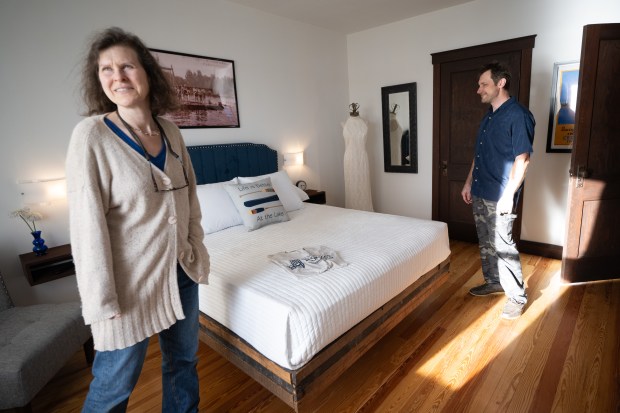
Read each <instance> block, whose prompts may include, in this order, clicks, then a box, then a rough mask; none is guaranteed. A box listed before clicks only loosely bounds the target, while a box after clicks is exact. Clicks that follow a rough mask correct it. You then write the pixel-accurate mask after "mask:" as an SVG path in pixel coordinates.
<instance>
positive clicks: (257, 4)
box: [228, 0, 473, 34]
mask: <svg viewBox="0 0 620 413" xmlns="http://www.w3.org/2000/svg"><path fill="white" fill-rule="evenodd" d="M228 1H230V2H232V3H237V4H241V5H244V6H247V7H251V8H254V9H257V10H261V11H264V12H266V13H270V14H275V15H278V16H282V17H287V18H290V19H293V20H297V21H300V22H303V23H307V24H311V25H314V26H319V27H324V28H326V29H330V30H334V31H336V32H340V33H344V34H350V33H355V32H359V31H362V30H366V29H370V28H372V27H377V26H381V25H384V24H388V23H393V22H396V21H399V20H404V19H408V18H411V17H414V16H419V15H421V14H426V13H430V12H432V11H436V10H440V9H445V8H448V7H452V6H456V5H459V4H464V3H468V2H470V1H473V0H228Z"/></svg>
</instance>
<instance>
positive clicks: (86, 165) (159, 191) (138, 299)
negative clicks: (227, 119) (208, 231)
mask: <svg viewBox="0 0 620 413" xmlns="http://www.w3.org/2000/svg"><path fill="white" fill-rule="evenodd" d="M83 92H84V100H85V103H86V105H87V107H88V114H89V115H91V117H89V118H86V119H84V120H82V121H81V122H80V123H79V124H78V125H77V126H76V127H75V129H74V131H73V135H72V137H71V142H70V144H69V150H68V153H67V163H66V174H67V189H68V198H69V211H70V234H71V247H72V253H73V257H74V261H75V266H76V274H77V281H78V288H79V291H80V297H81V300H82V314H83V316H84V320H85V322H86V324H90V325H91V329H92V332H93V338H94V341H95V349H96V350H97V354H96V356H95V361H94V364H93V368H92V371H93V376H94V378H93V380H92V382H91V384H90V389H89V392H88V395H87V397H86V401H85V403H84V408H83V411H87V412H104V411H105V412H111V411H114V412H116V411H125V410H126V407H127V403H128V400H129V396H130V394H131V392H132V390H133V388H134V386H135V384H136V382H137V380H138V377H139V375H140V370H141V368H142V364H143V362H144V357H145V354H146V349H147V346H148V341H149V337H150V336H152V335H154V334H159V342H160V347H161V352H162V376H163V407H162V410H163V411H168V412H175V413H176V412H189V411H197V408H198V377H197V373H196V352H197V349H198V285H197V284H196V283H205V284H206V283H207V276H208V273H209V255H208V253H207V250H206V249H205V247H204V245H203V244H202V239H203V235H204V233H203V230H202V227H201V226H200V219H201V215H200V208H199V205H198V200H197V197H196V182H195V177H194V171H193V169H192V165H191V162H190V158H189V155H188V153H187V149H186V148H185V145H184V143H183V139H182V136H181V133H180V131H179V129H178V128H177V127H176V126H175V125H174V124H172V123H171V122H170V121H168V120H166V119H163V118H160V117H158V116H157V115H160V114H162V113H165V112H167V111H169V110H171V109H173V108H174V105H175V100H174V94H173V93H172V88H171V86H170V85H169V84H168V82H167V81H166V78H165V76H164V74H163V71H162V70H161V68H160V67H159V65H158V63H157V62H156V61H155V59H154V58H153V56H152V55H151V54H150V53H149V50H148V49H147V48H146V47H145V46H144V44H143V43H142V41H140V39H139V38H138V37H136V36H135V35H133V34H131V33H127V32H125V31H123V30H121V29H119V28H110V29H107V30H105V31H103V32H101V33H99V34H98V35H97V36H96V37H95V38H94V40H93V42H92V44H91V46H90V50H89V53H88V56H87V58H86V62H85V65H84V71H83Z"/></svg>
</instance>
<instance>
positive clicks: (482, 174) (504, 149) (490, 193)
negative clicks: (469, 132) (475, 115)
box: [471, 97, 536, 204]
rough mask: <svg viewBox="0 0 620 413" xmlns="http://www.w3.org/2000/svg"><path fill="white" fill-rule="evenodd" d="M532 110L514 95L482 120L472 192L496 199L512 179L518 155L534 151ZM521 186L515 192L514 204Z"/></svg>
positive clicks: (479, 195) (491, 110) (475, 194)
mask: <svg viewBox="0 0 620 413" xmlns="http://www.w3.org/2000/svg"><path fill="white" fill-rule="evenodd" d="M535 125H536V121H535V120H534V116H533V115H532V113H531V112H530V111H529V110H528V109H527V108H526V107H524V106H523V105H521V104H520V103H519V102H517V101H516V99H515V98H514V97H511V98H510V99H508V100H507V101H506V102H504V103H503V104H502V105H501V106H500V107H499V108H497V110H496V111H495V112H493V108H492V107H491V108H489V111H488V112H487V114H486V115H485V116H484V118H483V119H482V122H481V123H480V129H479V130H478V138H477V140H476V153H475V157H474V170H473V171H472V184H471V193H472V195H474V196H477V197H478V198H483V199H486V200H488V201H493V202H497V201H499V198H500V197H501V196H502V193H503V192H504V188H505V187H506V184H507V183H508V180H509V179H510V170H511V169H512V164H513V163H514V160H515V158H516V157H517V156H519V155H521V154H523V153H532V152H533V149H532V143H533V142H534V126H535ZM522 186H523V185H521V187H519V189H518V190H517V191H516V193H515V199H514V201H515V204H516V202H517V200H518V199H519V194H520V193H521V188H522Z"/></svg>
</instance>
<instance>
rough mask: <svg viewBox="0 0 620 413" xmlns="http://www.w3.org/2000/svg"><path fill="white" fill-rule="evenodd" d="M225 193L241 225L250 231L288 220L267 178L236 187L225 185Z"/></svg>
mask: <svg viewBox="0 0 620 413" xmlns="http://www.w3.org/2000/svg"><path fill="white" fill-rule="evenodd" d="M226 191H227V192H228V195H230V199H232V201H233V203H234V204H235V206H236V207H237V210H238V211H239V214H240V215H241V219H242V220H243V224H244V225H245V226H246V227H248V229H249V230H250V231H252V230H255V229H258V228H260V227H264V226H265V225H269V224H275V223H276V222H283V221H288V220H289V217H288V214H287V213H286V210H285V209H284V207H283V206H282V202H281V201H280V198H279V196H278V194H277V193H276V192H275V190H274V189H273V186H272V185H271V179H269V178H265V179H260V180H258V181H254V182H249V183H239V184H237V185H226Z"/></svg>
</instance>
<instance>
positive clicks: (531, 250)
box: [519, 240, 562, 260]
mask: <svg viewBox="0 0 620 413" xmlns="http://www.w3.org/2000/svg"><path fill="white" fill-rule="evenodd" d="M519 252H522V253H524V254H531V255H538V256H540V257H546V258H554V259H556V260H561V259H562V246H560V245H552V244H544V243H542V242H535V241H525V240H521V241H520V242H519Z"/></svg>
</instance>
